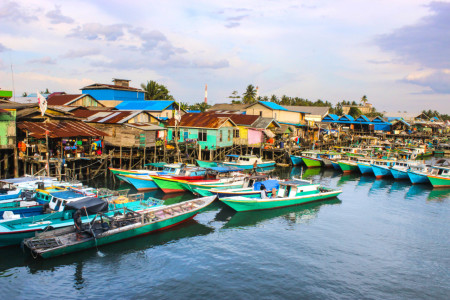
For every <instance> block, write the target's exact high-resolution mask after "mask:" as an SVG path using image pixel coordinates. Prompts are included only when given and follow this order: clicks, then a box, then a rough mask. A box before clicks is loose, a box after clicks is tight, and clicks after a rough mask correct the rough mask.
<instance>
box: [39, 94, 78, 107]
mask: <svg viewBox="0 0 450 300" xmlns="http://www.w3.org/2000/svg"><path fill="white" fill-rule="evenodd" d="M82 96H83V94H74V95H66V94H61V95H50V96H49V97H48V98H47V105H68V104H70V103H71V102H73V101H75V100H77V99H78V98H80V97H82Z"/></svg>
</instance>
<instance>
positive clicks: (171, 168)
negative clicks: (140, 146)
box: [113, 163, 193, 191]
mask: <svg viewBox="0 0 450 300" xmlns="http://www.w3.org/2000/svg"><path fill="white" fill-rule="evenodd" d="M147 165H152V166H153V167H155V168H158V169H160V170H153V171H150V170H141V171H133V170H131V171H130V170H122V169H115V170H121V171H120V172H117V171H116V173H114V172H113V173H114V175H115V176H116V177H117V178H119V180H122V181H124V182H126V183H128V184H131V185H132V186H134V187H135V188H136V189H137V190H138V191H149V190H153V189H157V188H158V186H157V185H156V184H155V183H154V182H152V181H153V179H152V177H151V175H167V174H174V175H176V174H178V173H179V172H180V171H181V169H183V168H186V167H192V166H193V165H186V164H181V163H175V164H166V163H151V164H147Z"/></svg>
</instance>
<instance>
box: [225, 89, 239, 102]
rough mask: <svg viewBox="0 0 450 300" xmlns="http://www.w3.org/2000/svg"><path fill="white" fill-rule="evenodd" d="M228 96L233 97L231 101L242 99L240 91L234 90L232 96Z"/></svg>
mask: <svg viewBox="0 0 450 300" xmlns="http://www.w3.org/2000/svg"><path fill="white" fill-rule="evenodd" d="M228 98H230V99H232V100H231V102H232V103H240V102H241V101H240V100H239V99H241V96H239V95H238V91H233V92H232V93H231V96H229V97H228Z"/></svg>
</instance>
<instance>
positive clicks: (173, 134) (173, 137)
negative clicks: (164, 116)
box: [172, 129, 181, 140]
mask: <svg viewBox="0 0 450 300" xmlns="http://www.w3.org/2000/svg"><path fill="white" fill-rule="evenodd" d="M180 131H181V130H179V131H178V132H177V131H176V130H175V129H173V130H172V139H173V140H175V136H176V135H177V136H178V137H177V138H178V140H179V139H180Z"/></svg>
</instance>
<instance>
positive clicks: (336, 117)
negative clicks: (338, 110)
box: [323, 114, 339, 121]
mask: <svg viewBox="0 0 450 300" xmlns="http://www.w3.org/2000/svg"><path fill="white" fill-rule="evenodd" d="M328 118H329V119H332V120H338V119H339V116H338V115H335V114H328V115H326V116H325V117H324V118H323V120H325V121H326V120H327V119H328Z"/></svg>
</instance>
